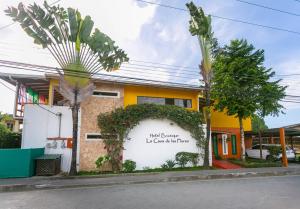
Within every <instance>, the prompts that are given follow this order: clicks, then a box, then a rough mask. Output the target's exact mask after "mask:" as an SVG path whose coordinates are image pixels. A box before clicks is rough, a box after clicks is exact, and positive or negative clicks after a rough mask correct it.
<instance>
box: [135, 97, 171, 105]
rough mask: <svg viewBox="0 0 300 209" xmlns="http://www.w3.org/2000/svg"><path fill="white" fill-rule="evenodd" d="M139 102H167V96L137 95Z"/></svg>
mask: <svg viewBox="0 0 300 209" xmlns="http://www.w3.org/2000/svg"><path fill="white" fill-rule="evenodd" d="M137 103H138V104H145V103H154V104H162V105H164V104H165V98H158V97H137Z"/></svg>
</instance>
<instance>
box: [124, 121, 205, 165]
mask: <svg viewBox="0 0 300 209" xmlns="http://www.w3.org/2000/svg"><path fill="white" fill-rule="evenodd" d="M166 135H169V136H166ZM128 139H130V140H126V141H125V143H124V148H125V150H124V151H123V161H125V160H127V159H130V160H133V161H135V162H136V163H137V168H136V169H138V170H140V169H143V167H150V168H157V167H161V165H162V164H163V163H165V161H166V160H169V159H170V160H175V155H176V153H178V152H182V151H186V152H197V153H201V154H203V151H202V150H200V149H199V148H198V147H197V146H196V140H195V139H194V138H192V137H191V135H190V133H189V132H188V131H186V130H184V129H182V128H180V127H179V126H178V125H177V124H175V123H174V122H172V121H170V120H158V119H147V120H143V121H141V122H140V123H139V124H138V125H137V126H136V127H134V128H133V129H132V130H131V131H130V133H129V134H128ZM199 164H200V165H202V164H203V159H202V158H201V159H200V162H199Z"/></svg>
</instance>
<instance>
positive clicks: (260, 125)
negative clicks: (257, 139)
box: [251, 114, 268, 133]
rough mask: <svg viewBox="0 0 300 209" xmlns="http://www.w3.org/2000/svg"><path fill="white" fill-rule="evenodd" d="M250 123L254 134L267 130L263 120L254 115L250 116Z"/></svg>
mask: <svg viewBox="0 0 300 209" xmlns="http://www.w3.org/2000/svg"><path fill="white" fill-rule="evenodd" d="M251 123H252V131H254V132H256V133H258V132H260V131H264V130H267V129H268V126H267V125H266V123H265V120H264V119H263V118H262V117H260V116H258V115H256V114H255V115H254V116H252V118H251Z"/></svg>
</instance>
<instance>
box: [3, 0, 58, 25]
mask: <svg viewBox="0 0 300 209" xmlns="http://www.w3.org/2000/svg"><path fill="white" fill-rule="evenodd" d="M60 1H61V0H57V1H54V2H52V3H51V4H49V5H50V6H52V5H54V4H56V3H58V2H60ZM15 23H16V22H12V23H9V24H7V25H4V26H1V27H0V30H2V29H5V28H8V27H10V26H11V25H13V24H15Z"/></svg>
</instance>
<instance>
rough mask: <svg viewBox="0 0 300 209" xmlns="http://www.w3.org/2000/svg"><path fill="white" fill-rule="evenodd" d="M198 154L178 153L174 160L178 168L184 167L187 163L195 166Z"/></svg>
mask: <svg viewBox="0 0 300 209" xmlns="http://www.w3.org/2000/svg"><path fill="white" fill-rule="evenodd" d="M198 158H199V154H198V153H193V152H178V153H177V154H176V155H175V160H176V162H177V164H178V165H180V167H182V168H183V167H185V166H186V164H187V163H188V162H190V163H192V165H193V166H197V163H198Z"/></svg>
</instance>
